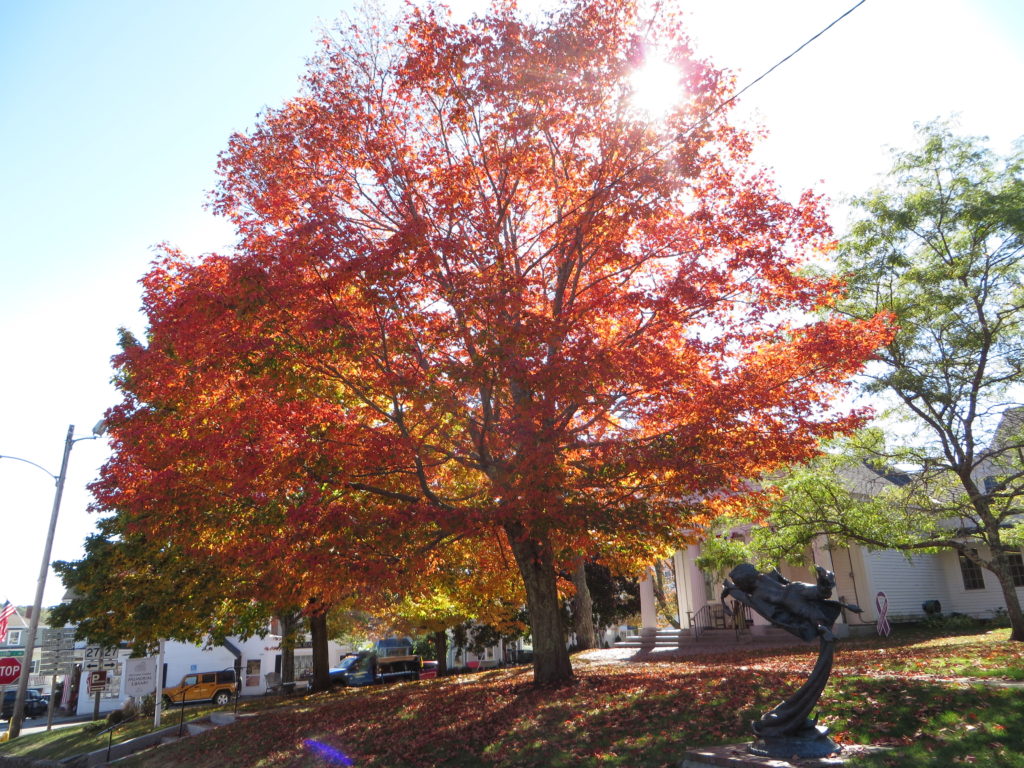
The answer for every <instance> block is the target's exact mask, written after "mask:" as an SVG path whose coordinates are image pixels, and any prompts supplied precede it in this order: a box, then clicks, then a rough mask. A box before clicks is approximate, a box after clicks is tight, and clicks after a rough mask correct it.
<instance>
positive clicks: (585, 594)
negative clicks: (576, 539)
mask: <svg viewBox="0 0 1024 768" xmlns="http://www.w3.org/2000/svg"><path fill="white" fill-rule="evenodd" d="M572 583H573V584H574V585H575V586H576V600H575V601H574V602H573V611H572V618H573V629H574V631H575V632H576V650H577V651H585V650H587V649H589V648H596V647H597V633H596V632H595V631H594V602H593V600H591V599H590V587H589V586H587V569H586V566H585V561H584V559H583V557H578V558H576V567H575V568H573V571H572Z"/></svg>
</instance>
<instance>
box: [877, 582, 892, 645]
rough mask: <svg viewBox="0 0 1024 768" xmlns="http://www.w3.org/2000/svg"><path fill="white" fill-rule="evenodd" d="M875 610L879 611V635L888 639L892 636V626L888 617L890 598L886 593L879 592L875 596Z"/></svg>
mask: <svg viewBox="0 0 1024 768" xmlns="http://www.w3.org/2000/svg"><path fill="white" fill-rule="evenodd" d="M875 608H877V609H878V634H880V635H881V636H882V637H888V636H889V635H890V634H892V625H891V624H890V623H889V619H888V618H887V615H888V613H889V598H887V597H886V596H885V592H879V593H878V594H877V595H875Z"/></svg>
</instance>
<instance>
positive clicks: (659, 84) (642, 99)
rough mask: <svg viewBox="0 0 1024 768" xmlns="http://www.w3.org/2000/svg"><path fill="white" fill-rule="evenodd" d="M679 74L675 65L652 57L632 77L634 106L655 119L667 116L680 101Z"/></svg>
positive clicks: (658, 57)
mask: <svg viewBox="0 0 1024 768" xmlns="http://www.w3.org/2000/svg"><path fill="white" fill-rule="evenodd" d="M679 74H680V73H679V68H678V67H676V66H675V65H674V64H671V63H669V62H668V61H666V60H665V59H663V58H661V57H660V56H656V55H654V56H650V57H649V58H648V59H647V61H645V62H644V63H643V65H642V66H641V67H640V68H639V69H637V70H636V71H635V72H634V73H633V75H632V77H630V84H631V85H632V87H633V97H632V101H633V105H634V106H635V107H636V108H637V109H640V110H642V111H644V112H646V113H647V114H648V115H650V116H651V117H654V118H660V117H664V116H665V115H667V114H668V112H669V110H671V109H672V107H673V106H674V105H675V104H676V103H677V102H678V101H679V90H680V85H679Z"/></svg>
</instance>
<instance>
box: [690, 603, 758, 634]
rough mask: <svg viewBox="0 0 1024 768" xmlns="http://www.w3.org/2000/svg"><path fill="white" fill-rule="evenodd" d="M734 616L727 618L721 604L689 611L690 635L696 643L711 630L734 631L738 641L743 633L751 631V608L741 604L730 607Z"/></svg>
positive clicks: (708, 605) (708, 604)
mask: <svg viewBox="0 0 1024 768" xmlns="http://www.w3.org/2000/svg"><path fill="white" fill-rule="evenodd" d="M730 610H732V615H731V616H727V615H726V614H725V611H724V606H723V605H721V604H719V603H707V604H705V605H704V606H702V607H701V608H699V609H698V610H697V611H687V612H686V619H687V622H688V623H689V625H690V634H692V635H693V639H694V641H697V640H699V639H700V636H701V635H703V634H704V633H705V632H707V631H708V630H709V629H732V630H733V631H734V632H735V633H736V639H737V640H739V639H740V634H741V633H742V632H746V631H749V627H750V622H751V621H752V615H751V613H750V607H749V606H746V605H743V604H742V603H739V602H734V604H733V605H731V606H730Z"/></svg>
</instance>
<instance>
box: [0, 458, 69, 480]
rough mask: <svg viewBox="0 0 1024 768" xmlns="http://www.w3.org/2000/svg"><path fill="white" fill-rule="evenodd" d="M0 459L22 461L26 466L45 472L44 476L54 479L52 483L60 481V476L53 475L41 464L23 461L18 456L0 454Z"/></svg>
mask: <svg viewBox="0 0 1024 768" xmlns="http://www.w3.org/2000/svg"><path fill="white" fill-rule="evenodd" d="M0 459H13V460H14V461H23V462H25V463H26V464H31V465H32V466H33V467H38V468H39V469H41V470H43V472H45V473H46V474H48V475H49V476H50V477H52V478H53V479H54V482H57V481H59V480H60V476H59V475H55V474H53V472H51V471H50V470H48V469H47V468H46V467H44V466H43V465H42V464H36V463H35V462H34V461H29V460H28V459H23V458H21V457H20V456H8V455H6V454H3V453H0Z"/></svg>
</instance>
